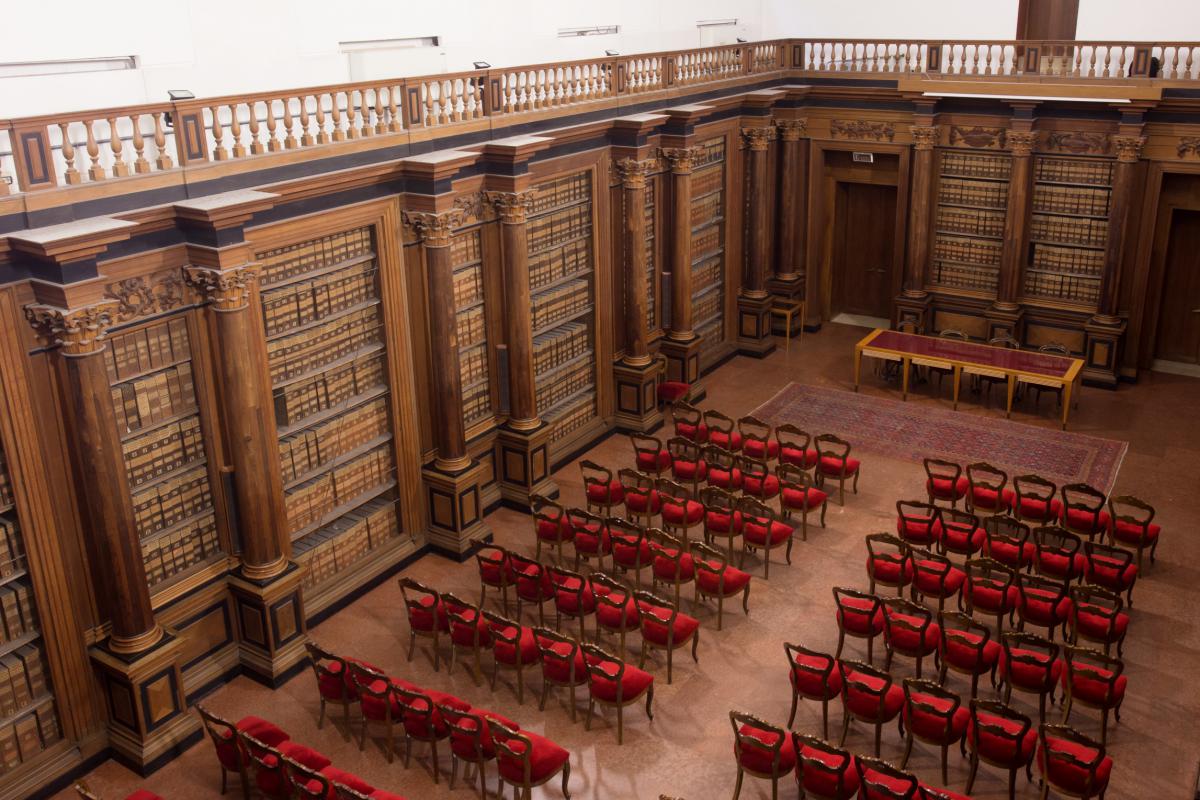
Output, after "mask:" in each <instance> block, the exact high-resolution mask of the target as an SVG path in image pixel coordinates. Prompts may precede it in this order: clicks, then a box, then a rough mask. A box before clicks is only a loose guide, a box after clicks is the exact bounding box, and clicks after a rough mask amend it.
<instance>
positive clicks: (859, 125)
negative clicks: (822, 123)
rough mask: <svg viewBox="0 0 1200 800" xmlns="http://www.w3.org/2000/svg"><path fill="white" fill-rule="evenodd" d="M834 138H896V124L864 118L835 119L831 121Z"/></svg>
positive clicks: (878, 139) (830, 131)
mask: <svg viewBox="0 0 1200 800" xmlns="http://www.w3.org/2000/svg"><path fill="white" fill-rule="evenodd" d="M829 134H830V136H832V137H833V138H835V139H837V138H839V137H840V138H842V139H859V140H864V141H874V142H882V141H884V140H885V139H886V140H887V141H889V142H890V141H892V140H894V139H895V138H896V126H894V125H893V124H892V123H890V122H870V121H868V120H862V119H835V120H832V121H830V123H829Z"/></svg>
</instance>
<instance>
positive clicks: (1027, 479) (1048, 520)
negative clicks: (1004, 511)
mask: <svg viewBox="0 0 1200 800" xmlns="http://www.w3.org/2000/svg"><path fill="white" fill-rule="evenodd" d="M1013 494H1014V497H1013V505H1012V515H1013V516H1014V517H1016V518H1017V519H1018V520H1020V521H1021V522H1025V523H1027V524H1029V525H1030V526H1032V527H1037V526H1044V525H1053V524H1054V523H1056V522H1058V518H1059V517H1060V516H1062V501H1061V500H1059V499H1058V498H1057V497H1056V496H1055V495H1057V494H1058V487H1057V486H1056V485H1055V484H1054V482H1053V481H1048V480H1046V479H1045V478H1043V477H1041V476H1040V475H1018V476H1017V477H1015V478H1013Z"/></svg>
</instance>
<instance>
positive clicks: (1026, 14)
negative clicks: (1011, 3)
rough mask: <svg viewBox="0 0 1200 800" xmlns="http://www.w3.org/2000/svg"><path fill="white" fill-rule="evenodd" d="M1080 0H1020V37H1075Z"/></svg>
mask: <svg viewBox="0 0 1200 800" xmlns="http://www.w3.org/2000/svg"><path fill="white" fill-rule="evenodd" d="M1078 20H1079V0H1020V2H1019V4H1018V6H1017V38H1018V39H1060V40H1061V39H1074V38H1075V28H1076V25H1077V23H1078Z"/></svg>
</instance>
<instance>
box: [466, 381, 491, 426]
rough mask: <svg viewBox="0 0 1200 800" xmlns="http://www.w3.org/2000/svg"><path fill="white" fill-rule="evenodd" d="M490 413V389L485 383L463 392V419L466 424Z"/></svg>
mask: <svg viewBox="0 0 1200 800" xmlns="http://www.w3.org/2000/svg"><path fill="white" fill-rule="evenodd" d="M491 415H492V390H491V387H489V386H488V384H486V383H481V384H480V385H478V386H476V387H475V388H473V389H468V390H466V391H465V392H463V419H464V420H466V422H467V424H468V425H470V424H472V423H475V422H478V421H479V420H481V419H483V418H485V417H489V416H491Z"/></svg>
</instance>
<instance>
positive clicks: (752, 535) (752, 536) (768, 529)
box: [738, 497, 795, 578]
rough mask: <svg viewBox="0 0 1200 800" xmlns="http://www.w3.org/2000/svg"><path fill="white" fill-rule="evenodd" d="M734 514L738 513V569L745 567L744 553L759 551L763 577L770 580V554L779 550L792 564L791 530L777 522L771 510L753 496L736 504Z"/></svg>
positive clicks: (777, 517) (776, 516)
mask: <svg viewBox="0 0 1200 800" xmlns="http://www.w3.org/2000/svg"><path fill="white" fill-rule="evenodd" d="M738 511H740V512H742V555H741V558H740V559H739V561H738V568H739V569H742V568H744V567H745V565H746V553H748V552H750V551H755V552H757V551H759V550H761V551H762V560H763V578H768V577H770V573H771V551H772V550H775V549H777V548H779V547H783V548H785V549H784V558H785V560H786V561H787V563H788V564H791V563H792V534H794V533H795V529H794V528H793V527H792V526H791V525H789V524H788V523H786V522H782V521H780V519H779V515H778V514H776V513H775V509H773V508H771V507H770V506H768V505H767V504H766V503H763V502H762V501H760V500H756V499H755V498H753V497H743V498H742V499H741V500H739V501H738Z"/></svg>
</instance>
